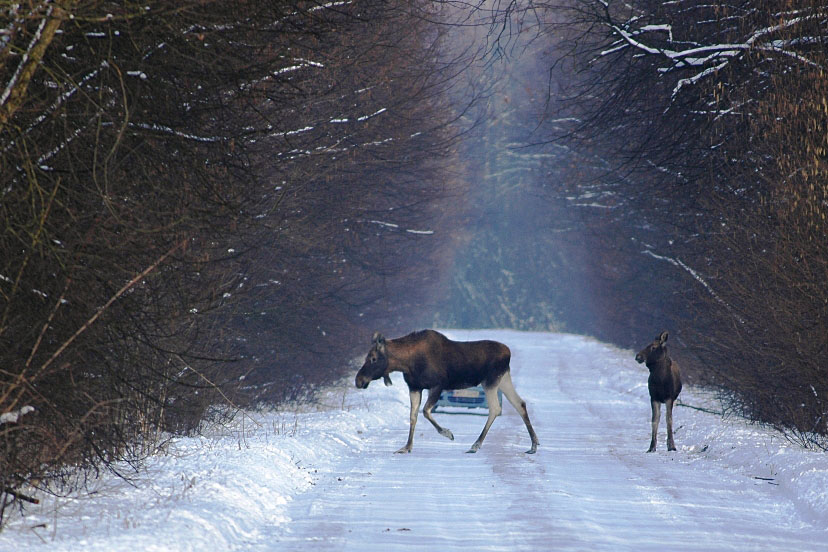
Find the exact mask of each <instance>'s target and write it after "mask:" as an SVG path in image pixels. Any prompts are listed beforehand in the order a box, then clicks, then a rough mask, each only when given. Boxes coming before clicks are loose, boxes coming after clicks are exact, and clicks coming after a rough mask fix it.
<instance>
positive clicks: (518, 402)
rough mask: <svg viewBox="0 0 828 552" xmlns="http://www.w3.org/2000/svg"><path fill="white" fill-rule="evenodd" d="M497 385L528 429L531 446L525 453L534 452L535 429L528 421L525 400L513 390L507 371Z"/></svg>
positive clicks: (536, 437) (536, 445)
mask: <svg viewBox="0 0 828 552" xmlns="http://www.w3.org/2000/svg"><path fill="white" fill-rule="evenodd" d="M498 387H499V388H500V390H501V391H503V394H504V395H506V398H507V399H508V400H509V402H510V403H511V404H512V406H514V407H515V410H517V411H518V414H520V417H521V418H523V423H524V424H526V429H527V430H528V431H529V438H530V439H532V448H530V449H529V450H527V451H526V454H535V452H537V450H538V445H539V444H540V443H538V436H537V435H536V434H535V430H534V429H533V428H532V422H530V421H529V411H528V410H527V409H526V402H525V401H524V400H523V399H521V398H520V395H518V394H517V391H515V386H514V384H513V383H512V375H511V374H510V373H509V372H506V373H505V374H503V377H502V378H500V382H499V383H498Z"/></svg>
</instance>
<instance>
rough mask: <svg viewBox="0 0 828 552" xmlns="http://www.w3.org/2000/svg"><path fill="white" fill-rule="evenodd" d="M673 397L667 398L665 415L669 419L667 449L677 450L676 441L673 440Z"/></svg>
mask: <svg viewBox="0 0 828 552" xmlns="http://www.w3.org/2000/svg"><path fill="white" fill-rule="evenodd" d="M674 402H675V401H673V399H667V412H665V414H664V416H665V417H666V419H667V450H676V443H675V441H673V403H674Z"/></svg>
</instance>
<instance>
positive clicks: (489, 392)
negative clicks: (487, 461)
mask: <svg viewBox="0 0 828 552" xmlns="http://www.w3.org/2000/svg"><path fill="white" fill-rule="evenodd" d="M484 390H485V391H486V402H488V403H489V417H488V419H487V420H486V425H484V426H483V431H482V432H481V433H480V437H478V438H477V441H475V442H474V444H473V445H472V446H471V448H470V449H469V450H467V451H466V452H471V453H474V452H477V451H478V450H479V449H480V445H482V444H483V439H485V438H486V434H487V433H488V432H489V428H490V427H492V424H493V423H494V421H495V418H497V417H498V416H500V413H501V411H502V410H503V409H502V408H501V407H500V401H498V400H497V385H492V386H490V387H485V388H484Z"/></svg>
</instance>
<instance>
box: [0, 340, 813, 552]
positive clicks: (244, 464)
mask: <svg viewBox="0 0 828 552" xmlns="http://www.w3.org/2000/svg"><path fill="white" fill-rule="evenodd" d="M446 333H447V334H448V335H449V336H450V337H452V338H455V339H484V338H486V339H497V340H499V341H503V342H504V343H506V344H507V345H509V346H510V348H511V349H512V352H513V360H512V373H513V379H514V382H515V386H516V388H517V391H518V393H520V394H521V396H522V397H523V398H524V399H525V400H526V402H527V404H528V407H529V415H530V417H531V419H532V423H533V425H534V426H535V429H536V431H537V432H538V436H539V438H540V448H539V449H538V453H537V454H535V455H526V454H524V451H525V450H526V449H527V448H528V446H529V437H528V435H527V433H526V429H525V427H524V426H523V422H522V421H521V419H520V417H519V416H518V415H517V413H516V412H515V411H514V409H513V408H511V406H510V405H509V404H508V403H506V402H505V401H504V408H503V416H501V417H500V418H499V419H498V420H497V421H496V422H495V424H494V426H493V427H492V430H491V431H490V433H489V435H488V437H487V438H486V441H485V442H484V444H483V446H482V448H481V449H480V451H479V452H478V453H477V454H465V451H466V450H467V449H468V447H469V445H470V444H471V443H472V442H473V441H474V440H475V438H476V437H477V435H478V434H479V432H480V430H481V428H482V426H483V423H484V421H485V417H483V416H475V415H450V414H437V415H436V416H438V421H439V422H440V423H441V424H443V425H445V426H446V427H448V428H449V429H451V430H452V431H453V433H454V435H455V440H454V441H449V440H447V439H446V438H444V437H441V436H440V435H439V434H438V433H437V432H436V431H434V429H433V428H432V427H431V425H430V424H428V423H427V422H426V421H425V420H424V419H422V416H421V419H420V422H419V424H418V426H417V434H416V436H415V441H414V449H413V452H412V453H411V454H405V455H400V454H393V452H394V451H395V450H397V449H398V448H399V447H400V446H402V445H403V444H404V442H405V440H406V437H407V431H408V393H407V389H406V387H405V384H404V382H403V381H402V377H401V376H400V375H399V374H394V375H393V376H392V378H393V379H394V383H395V385H394V386H393V387H384V386H383V385H382V383H381V382H374V383H373V384H372V385H371V386H370V387H369V388H368V389H367V390H357V389H355V388H353V384H352V383H350V382H346V383H344V384H343V386H342V388H337V389H332V390H331V391H330V392H329V393H328V396H327V403H328V407H327V408H324V409H321V410H320V411H317V412H305V413H299V414H294V413H286V412H282V413H277V414H266V415H265V414H259V415H253V416H254V418H255V417H257V416H258V424H259V425H256V426H253V427H252V428H251V427H250V426H251V424H250V422H249V421H248V422H246V425H245V429H244V431H243V432H242V431H241V430H240V429H239V428H238V427H237V428H236V431H229V432H228V431H223V432H221V433H218V434H215V435H212V436H205V437H201V438H198V439H181V440H178V441H177V443H176V447H175V448H174V454H171V455H170V456H167V457H162V458H159V459H158V461H157V462H154V463H152V464H151V465H150V466H149V468H148V472H147V474H146V476H145V477H146V480H145V482H144V483H143V484H142V485H141V486H140V487H139V488H138V489H132V488H129V487H126V486H125V485H120V486H119V485H118V484H117V482H116V481H109V484H108V485H103V487H104V488H105V491H104V492H101V493H99V494H98V495H96V497H92V498H90V499H85V500H79V501H74V502H73V503H72V505H71V506H66V505H63V506H61V507H60V512H61V513H60V514H59V515H56V514H54V513H53V512H52V511H51V510H50V509H52V510H53V509H54V508H55V503H54V502H50V501H48V500H46V501H44V505H43V507H42V509H40V510H30V511H29V515H28V516H26V517H23V518H20V519H16V520H14V521H13V522H12V524H11V525H10V526H9V528H8V530H7V531H4V532H3V533H0V550H17V549H20V548H19V546H21V545H23V546H24V547H38V545H40V547H41V548H43V549H47V548H48V549H49V550H106V551H109V552H111V551H113V550H138V549H140V550H150V549H155V550H199V551H204V550H254V551H268V550H278V551H290V550H297V551H298V550H302V551H305V550H337V551H339V550H359V551H370V550H377V551H380V550H381V551H383V552H385V551H392V550H393V551H397V550H400V551H417V550H429V551H436V550H509V551H513V550H612V551H619V550H635V551H641V550H663V549H673V550H682V551H684V550H699V551H706V552H707V551H715V550H739V551H745V550H768V551H771V550H772V551H779V550H796V551H808V550H826V551H828V457H827V456H826V455H825V454H824V453H820V452H812V451H805V450H802V449H800V448H798V447H796V446H793V445H790V444H788V443H787V442H786V441H784V440H783V439H782V438H781V437H780V436H778V435H777V434H775V433H773V432H771V431H767V430H764V429H762V428H759V427H756V426H750V425H747V424H745V423H744V422H742V421H740V420H732V419H731V420H722V419H721V418H720V417H719V416H716V415H713V414H709V413H705V412H701V411H698V410H695V409H690V408H678V409H677V410H676V413H675V418H676V419H675V425H676V444H677V446H678V449H679V450H678V451H677V452H673V453H668V452H667V451H666V445H665V437H664V433H665V430H664V424H663V421H662V424H661V428H660V436H659V437H660V443H659V450H658V451H657V452H656V453H654V454H646V453H645V452H644V451H646V450H647V446H648V445H649V423H648V422H649V413H650V410H649V402H648V398H647V388H646V380H647V371H646V368H643V367H642V366H639V365H637V364H636V363H635V361H634V360H633V358H632V355H633V352H632V351H622V350H618V349H616V348H613V347H611V346H608V345H604V344H601V343H598V342H596V341H594V340H591V339H588V338H584V337H580V336H571V335H560V334H543V333H520V332H512V331H450V332H446ZM682 398H683V399H684V401H685V402H687V403H691V404H702V403H705V402H706V399H705V398H704V396H702V395H700V394H699V393H698V392H697V391H694V390H693V389H688V388H686V389H685V391H684V392H683V395H682ZM41 523H43V524H46V525H47V527H48V528H41V529H38V528H37V526H39V524H41Z"/></svg>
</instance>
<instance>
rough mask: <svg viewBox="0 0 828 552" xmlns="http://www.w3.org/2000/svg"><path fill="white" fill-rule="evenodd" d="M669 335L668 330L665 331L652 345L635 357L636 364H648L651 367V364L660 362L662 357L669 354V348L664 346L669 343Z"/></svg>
mask: <svg viewBox="0 0 828 552" xmlns="http://www.w3.org/2000/svg"><path fill="white" fill-rule="evenodd" d="M667 335H668V334H667V330H664V331H663V332H661V334H660V335H659V336H657V337H656V338H655V339H654V340H653V342H652V343H650V344H649V345H647V346H646V347H644V348H643V349H641V350H640V351H639V352H638V354H637V355H635V360H636V362H638V363H639V364H641V363H642V362H646V363H647V365H648V366H649V365H650V364H651V363H654V362H656V361H658V360H659V359H660V358H661V357H662V356H664V354H665V353H666V352H667V348H666V347H665V345H664V343H665V342H666V341H667Z"/></svg>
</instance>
